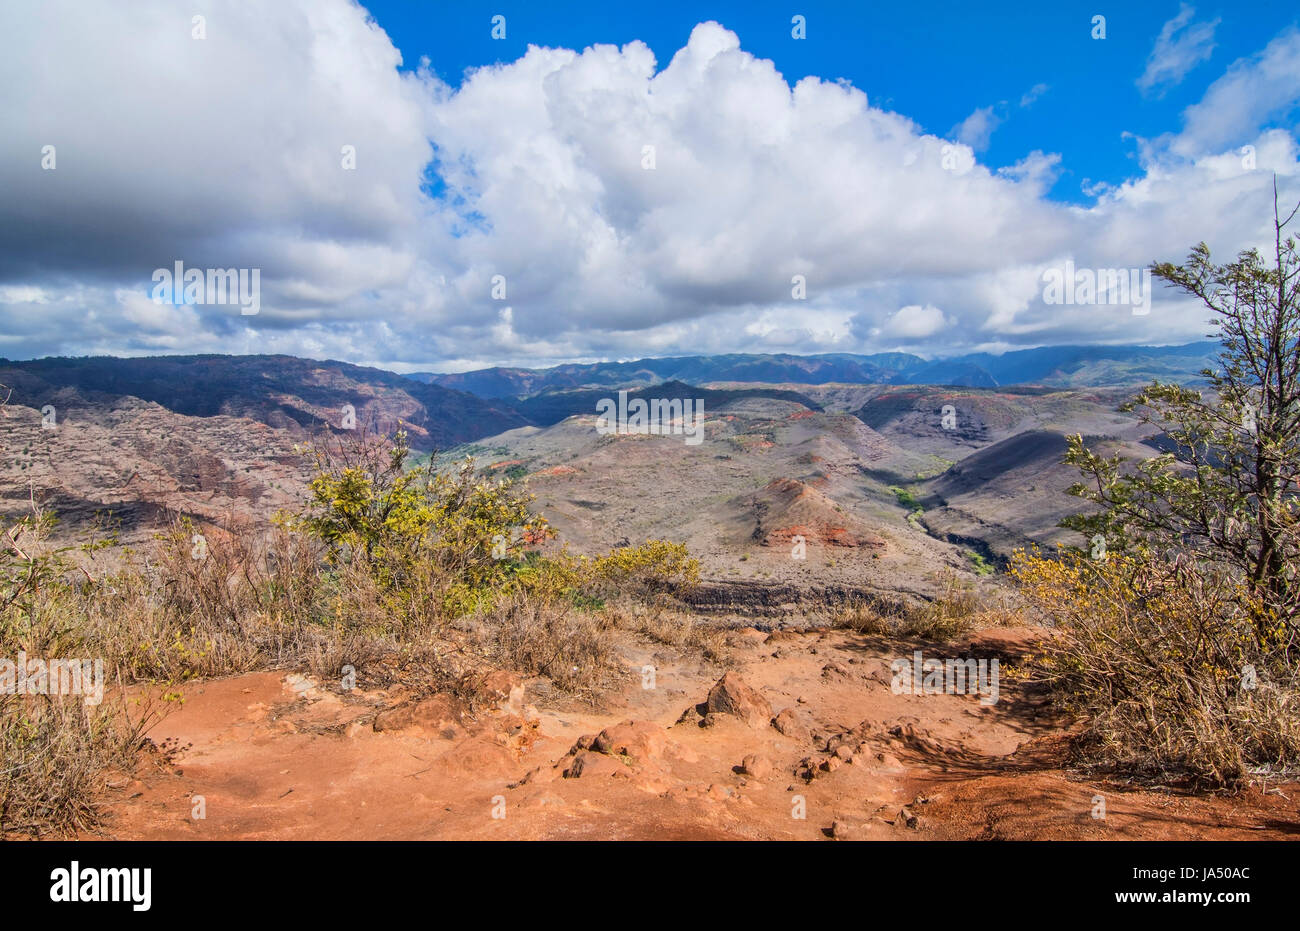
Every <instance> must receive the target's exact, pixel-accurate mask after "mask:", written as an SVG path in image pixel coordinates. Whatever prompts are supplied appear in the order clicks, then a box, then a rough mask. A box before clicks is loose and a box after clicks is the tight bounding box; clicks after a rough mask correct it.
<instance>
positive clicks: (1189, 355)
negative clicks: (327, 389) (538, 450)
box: [407, 340, 1218, 399]
mask: <svg viewBox="0 0 1300 931" xmlns="http://www.w3.org/2000/svg"><path fill="white" fill-rule="evenodd" d="M1217 350H1218V344H1217V343H1214V342H1211V341H1209V340H1206V341H1202V342H1196V343H1187V344H1185V345H1181V346H1047V347H1043V348H1040V349H1020V350H1016V351H1013V352H1007V353H1004V354H1002V355H993V354H991V353H973V354H970V355H964V356H955V357H952V358H947V359H938V360H927V359H922V358H921V357H920V356H914V355H911V354H909V353H903V352H887V353H877V354H874V355H854V354H851V353H825V354H822V355H812V356H797V355H789V354H785V353H781V354H772V355H767V354H763V355H756V354H746V353H733V354H727V355H718V356H680V357H674V358H668V359H638V360H636V361H634V362H594V363H589V364H576V363H571V364H566V365H557V366H554V367H552V368H543V369H527V368H489V369H479V370H477V371H472V372H459V373H456V374H447V375H441V374H436V373H432V372H416V373H413V374H410V375H408V376H407V377H408V378H411V379H413V380H415V381H419V382H422V383H425V384H434V385H441V386H442V387H444V388H452V389H455V390H457V391H464V392H468V393H469V394H473V395H476V396H478V397H480V398H496V399H506V398H513V399H519V398H527V397H532V396H534V395H539V394H542V393H544V392H551V391H567V390H570V389H575V388H635V387H646V386H650V385H655V384H660V383H662V382H669V381H680V382H686V383H688V384H692V385H699V384H707V383H713V382H763V383H767V384H801V385H824V384H830V383H839V382H842V383H849V384H886V385H957V386H961V387H970V388H997V387H1001V386H1004V385H1023V384H1040V385H1050V386H1054V387H1072V388H1073V387H1098V386H1104V385H1123V384H1133V383H1138V382H1147V381H1150V380H1151V379H1152V378H1160V379H1163V380H1169V381H1180V382H1189V381H1198V380H1200V372H1201V370H1202V369H1205V368H1207V367H1211V366H1212V364H1213V359H1214V356H1215V354H1216V352H1217Z"/></svg>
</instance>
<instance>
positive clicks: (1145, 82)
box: [1137, 3, 1220, 94]
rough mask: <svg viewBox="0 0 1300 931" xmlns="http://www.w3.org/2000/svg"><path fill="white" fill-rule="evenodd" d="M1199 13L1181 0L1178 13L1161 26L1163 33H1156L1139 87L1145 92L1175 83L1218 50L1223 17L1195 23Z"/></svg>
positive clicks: (1139, 80) (1161, 88)
mask: <svg viewBox="0 0 1300 931" xmlns="http://www.w3.org/2000/svg"><path fill="white" fill-rule="evenodd" d="M1195 15H1196V9H1195V8H1194V7H1191V6H1188V5H1187V4H1186V3H1180V4H1179V5H1178V15H1177V16H1175V17H1174V18H1173V19H1171V20H1169V21H1168V22H1166V23H1165V24H1164V25H1163V26H1162V27H1161V28H1160V35H1158V36H1156V42H1155V45H1154V46H1153V47H1152V49H1151V54H1150V55H1149V56H1148V57H1147V66H1146V70H1144V71H1143V72H1142V75H1141V77H1139V78H1138V79H1137V86H1138V88H1139V89H1140V90H1141V91H1142V92H1143V93H1144V94H1145V93H1150V92H1152V91H1157V90H1158V91H1163V90H1167V89H1168V88H1170V87H1172V86H1174V85H1175V84H1177V83H1179V82H1180V81H1182V79H1183V78H1184V77H1186V76H1187V74H1188V72H1190V71H1191V70H1192V69H1193V68H1195V67H1196V66H1197V65H1199V64H1200V63H1201V62H1203V61H1208V60H1209V58H1210V56H1211V55H1212V54H1213V53H1214V31H1215V29H1217V28H1218V27H1219V22H1220V20H1218V19H1213V20H1210V21H1209V22H1202V23H1194V22H1192V18H1193V17H1194V16H1195Z"/></svg>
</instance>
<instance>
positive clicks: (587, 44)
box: [0, 0, 1300, 371]
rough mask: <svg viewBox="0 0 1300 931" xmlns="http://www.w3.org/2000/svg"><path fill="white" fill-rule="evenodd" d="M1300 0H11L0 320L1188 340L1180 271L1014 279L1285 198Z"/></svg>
mask: <svg viewBox="0 0 1300 931" xmlns="http://www.w3.org/2000/svg"><path fill="white" fill-rule="evenodd" d="M796 14H798V15H802V16H803V17H805V22H806V29H807V38H805V39H802V40H799V39H794V38H793V37H792V36H791V29H792V23H791V19H792V17H793V16H795V15H796ZM496 15H501V16H504V17H505V24H506V37H505V38H504V39H501V40H497V39H493V38H492V18H493V16H496ZM1097 15H1101V16H1104V17H1105V30H1106V36H1105V38H1104V39H1094V38H1092V33H1093V30H1094V25H1093V18H1094V16H1097ZM1298 19H1300V11H1297V10H1296V8H1295V7H1294V3H1292V4H1283V3H1279V2H1268V0H1265V2H1257V3H1252V4H1250V5H1248V6H1245V5H1243V6H1222V7H1220V6H1212V5H1210V4H1207V3H1199V2H1198V3H1179V2H1168V3H1125V4H1117V5H1115V7H1114V8H1111V9H1107V8H1106V5H1105V4H1095V5H1093V4H1090V5H1086V6H1085V5H1082V4H1075V3H1045V4H1032V5H1030V4H1026V5H1023V6H1021V5H1019V4H1017V5H1002V4H985V3H978V4H977V3H969V4H968V3H962V4H956V3H953V4H942V5H935V6H929V7H920V6H915V5H905V4H867V3H845V4H842V5H841V4H828V3H814V4H803V3H800V4H798V5H794V4H789V5H786V4H782V5H781V6H779V7H778V6H777V5H774V4H771V3H763V2H751V3H704V2H691V3H685V2H669V3H656V4H604V3H600V4H598V3H587V2H579V3H565V4H562V5H556V4H547V3H542V2H537V0H533V2H529V3H514V2H505V3H497V2H492V3H486V2H485V3H480V2H476V0H475V2H458V3H442V4H432V3H416V2H410V0H372V2H370V3H368V4H365V5H362V4H361V3H359V2H358V0H277V2H275V3H270V4H266V3H256V2H252V0H194V3H193V4H192V8H190V7H186V8H180V7H178V6H177V5H176V4H175V3H174V0H132V3H130V4H129V5H126V6H118V7H110V6H107V5H97V4H85V3H84V2H81V0H13V2H9V3H5V4H0V87H3V89H4V93H3V97H0V99H3V100H4V103H3V105H0V189H3V190H4V191H5V192H6V196H5V198H3V199H0V356H3V357H7V358H15V359H17V358H30V357H36V356H43V355H95V354H110V355H152V354H167V353H194V352H213V353H252V352H278V353H286V354H291V355H298V356H304V357H308V358H335V359H343V360H347V361H351V362H357V363H361V364H372V365H379V366H382V367H387V368H391V369H394V370H397V371H411V370H424V371H428V370H434V371H462V370H466V369H472V368H479V367H485V366H491V365H529V366H544V365H552V364H556V363H559V362H565V361H592V360H600V359H633V358H642V357H648V356H668V355H692V354H716V353H724V352H790V353H821V352H862V353H872V352H883V351H894V350H902V351H908V352H915V353H919V354H921V355H925V356H928V357H941V356H946V355H958V354H962V353H968V352H995V353H996V352H1002V351H1006V350H1010V349H1018V348H1027V347H1032V346H1048V345H1061V344H1072V343H1112V344H1135V343H1138V344H1141V343H1145V344H1153V343H1162V344H1169V343H1182V342H1189V341H1191V340H1194V339H1199V338H1203V337H1204V336H1205V335H1206V331H1207V327H1206V311H1205V310H1204V308H1202V307H1200V306H1198V305H1197V303H1196V302H1195V301H1192V300H1189V299H1188V298H1186V297H1185V296H1183V295H1180V294H1178V293H1176V292H1171V291H1169V290H1167V289H1162V288H1160V287H1159V286H1158V285H1157V287H1156V289H1155V290H1154V292H1152V293H1144V294H1142V295H1141V297H1140V299H1137V300H1133V301H1128V302H1127V303H1124V302H1122V301H1106V302H1102V301H1096V300H1088V301H1084V302H1078V301H1073V302H1066V303H1061V302H1060V301H1058V300H1057V299H1056V298H1055V297H1054V296H1053V294H1054V293H1055V292H1053V291H1051V290H1050V289H1049V288H1048V284H1047V283H1048V282H1050V281H1052V280H1055V279H1056V278H1057V277H1059V276H1060V275H1061V274H1064V273H1066V271H1065V270H1067V269H1072V270H1077V271H1078V273H1079V274H1087V275H1092V276H1093V277H1094V278H1099V277H1100V276H1101V275H1106V276H1107V280H1118V279H1120V278H1122V279H1123V280H1126V281H1141V277H1140V271H1141V269H1143V268H1146V267H1147V266H1148V265H1149V264H1150V263H1151V262H1153V261H1157V260H1174V261H1177V260H1179V259H1181V258H1183V257H1184V256H1185V255H1186V254H1187V252H1188V250H1189V248H1190V247H1191V246H1193V245H1194V244H1196V243H1197V242H1199V241H1202V240H1204V241H1206V242H1207V243H1208V244H1209V246H1210V247H1211V249H1212V251H1213V253H1214V254H1215V255H1216V256H1218V257H1223V258H1226V257H1229V256H1232V255H1235V254H1236V253H1237V251H1238V250H1241V249H1245V248H1250V247H1252V246H1259V245H1263V244H1264V243H1265V242H1267V238H1268V234H1269V225H1268V223H1269V219H1270V217H1271V210H1272V201H1271V197H1272V184H1273V178H1274V176H1275V175H1276V177H1277V178H1278V184H1279V187H1280V189H1281V191H1282V195H1283V198H1284V199H1286V200H1288V202H1294V201H1295V200H1296V199H1300V134H1298V132H1297V129H1298V127H1300V26H1298V25H1297V20H1298ZM349 153H350V154H349ZM56 163H57V164H56ZM176 262H183V264H184V266H185V267H186V268H187V269H210V270H217V269H235V270H243V271H245V272H248V273H249V278H250V280H251V272H252V270H257V272H258V281H259V282H260V286H259V287H260V292H259V300H258V302H257V305H258V312H257V313H255V314H253V313H248V314H244V313H241V312H240V311H241V308H240V307H237V306H233V305H231V304H230V303H228V302H223V301H219V300H216V299H214V297H213V295H211V294H207V293H206V292H204V293H196V294H195V295H194V299H193V300H189V299H187V300H185V301H182V302H180V303H169V302H158V301H155V300H153V299H152V297H151V295H152V294H153V293H154V287H153V275H154V272H155V271H156V270H158V269H169V268H172V267H173V266H174V264H175V263H176ZM1069 273H1070V274H1074V272H1073V271H1071V272H1069ZM498 283H499V285H500V286H498ZM1073 293H1074V292H1073V291H1071V294H1073Z"/></svg>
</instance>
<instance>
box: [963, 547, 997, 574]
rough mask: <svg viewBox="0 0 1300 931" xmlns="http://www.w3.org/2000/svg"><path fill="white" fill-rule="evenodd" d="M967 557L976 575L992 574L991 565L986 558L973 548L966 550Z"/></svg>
mask: <svg viewBox="0 0 1300 931" xmlns="http://www.w3.org/2000/svg"><path fill="white" fill-rule="evenodd" d="M965 556H966V558H967V559H969V560H970V562H971V568H973V569H974V570H975V574H976V575H992V574H993V567H992V566H991V565H989V562H988V560H987V559H985V558H984V557H983V556H981V555H980V554H979V553H977V552H975V551H974V550H967V551H966V553H965Z"/></svg>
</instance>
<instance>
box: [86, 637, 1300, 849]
mask: <svg viewBox="0 0 1300 931" xmlns="http://www.w3.org/2000/svg"><path fill="white" fill-rule="evenodd" d="M1032 634H1033V632H1032V631H1028V630H1012V631H1007V630H996V631H986V632H980V633H977V634H976V635H974V636H973V637H972V638H970V642H963V644H962V645H961V647H960V652H962V653H963V655H975V656H981V655H982V656H1002V657H1003V661H1004V662H1005V661H1006V660H1007V659H1009V658H1011V657H1013V656H1014V655H1015V654H1016V652H1017V651H1018V650H1020V649H1022V648H1023V647H1024V645H1025V644H1026V643H1027V642H1028V640H1029V638H1030V637H1031V636H1032ZM732 639H733V642H734V648H733V658H734V662H733V664H732V666H731V667H730V674H729V676H728V686H727V688H721V689H718V690H715V691H714V693H713V697H712V698H710V690H711V689H712V688H713V687H714V685H715V683H717V682H718V680H719V678H720V677H722V675H723V673H724V672H727V670H726V669H724V668H721V667H712V666H710V665H707V664H701V663H700V662H699V661H698V660H696V659H691V658H682V657H680V656H679V655H677V654H676V653H675V651H673V650H671V649H669V648H663V649H662V650H660V651H656V650H653V649H648V648H645V647H644V646H643V647H641V648H640V651H639V655H638V653H637V652H635V651H634V652H631V653H629V669H628V677H627V679H628V685H627V687H626V688H625V689H623V690H622V691H621V692H618V693H616V694H613V695H609V696H606V697H605V698H604V700H603V704H602V705H601V706H600V707H598V708H596V709H594V710H593V709H590V708H586V707H550V706H546V705H543V706H542V707H540V708H535V707H533V706H532V705H530V704H528V701H529V698H530V696H529V695H528V693H527V692H524V693H523V694H521V693H520V690H518V689H516V690H515V691H514V693H513V694H506V693H505V690H504V689H503V694H502V696H501V700H500V701H499V703H498V707H496V708H495V709H493V710H490V711H487V712H485V713H483V714H480V715H478V716H477V717H476V718H473V719H471V718H468V717H466V716H464V715H463V714H462V709H460V708H458V707H457V706H456V704H455V702H453V701H452V700H450V699H449V698H447V697H446V696H442V697H438V698H435V699H433V700H430V701H426V702H424V703H422V704H411V703H406V704H403V703H402V702H401V701H400V698H399V697H398V696H395V695H387V694H384V693H381V692H353V693H348V694H346V695H343V696H340V695H339V694H337V693H334V692H331V691H327V690H325V689H323V688H319V687H316V686H315V685H314V684H313V683H312V682H311V681H310V680H306V679H304V678H303V677H301V676H297V675H293V674H290V675H287V676H286V675H285V674H283V673H270V672H267V673H257V674H252V675H245V676H240V677H237V678H231V679H225V680H219V681H210V682H204V683H196V684H193V685H190V686H188V687H187V688H186V689H185V695H186V701H185V703H184V705H183V706H181V707H180V708H179V709H178V710H177V711H175V712H174V713H172V714H171V715H169V716H168V717H167V718H166V719H165V720H163V721H162V722H160V723H159V724H157V725H156V726H155V727H154V728H153V730H152V732H151V737H152V738H153V739H154V740H155V741H156V742H158V743H160V744H161V743H163V742H164V741H167V742H169V743H174V744H176V745H179V747H180V749H178V751H177V752H176V753H175V755H174V758H173V759H174V763H173V765H172V766H171V767H170V768H158V767H152V768H150V770H149V771H148V772H147V773H146V774H144V775H143V776H142V777H141V778H139V779H136V780H133V781H132V782H130V783H129V784H128V785H125V786H121V787H119V788H117V789H115V790H114V793H113V795H112V797H111V798H110V800H109V805H110V810H111V817H110V820H109V826H108V831H107V834H108V836H111V837H118V838H152V839H171V838H209V839H218V838H249V839H317V838H319V839H470V838H473V839H491V838H502V839H529V838H602V839H618V838H629V839H632V838H636V839H652V838H653V839H680V840H686V839H692V840H707V839H743V838H749V839H765V838H766V839H791V840H793V839H802V840H820V839H826V838H828V837H832V836H835V837H843V838H847V839H898V840H914V839H940V838H942V839H957V838H1072V839H1090V838H1095V839H1103V838H1134V839H1136V838H1142V839H1164V838H1170V839H1196V838H1215V839H1249V838H1275V839H1278V838H1286V837H1295V836H1297V835H1300V806H1298V805H1297V802H1298V801H1300V791H1297V790H1300V787H1297V786H1282V787H1280V793H1279V792H1278V791H1277V790H1273V791H1271V792H1269V793H1262V792H1261V791H1260V790H1259V789H1258V788H1254V789H1250V790H1248V791H1246V792H1243V793H1242V794H1240V795H1238V796H1236V797H1233V798H1191V797H1186V796H1182V795H1178V794H1175V793H1172V792H1161V791H1152V790H1144V791H1132V790H1128V789H1126V788H1125V787H1123V786H1120V785H1115V784H1105V783H1101V782H1097V781H1093V780H1087V779H1084V778H1081V777H1079V776H1077V775H1075V774H1072V773H1070V772H1068V771H1066V770H1064V769H1063V768H1062V763H1061V761H1062V759H1063V741H1062V739H1061V736H1060V735H1061V722H1060V721H1057V720H1054V719H1053V718H1052V716H1051V715H1050V714H1049V713H1048V709H1047V707H1046V705H1045V704H1044V703H1043V701H1042V699H1041V698H1040V697H1036V696H1033V695H1030V694H1026V693H1025V692H1024V691H1023V690H1022V689H1021V688H1020V687H1018V686H1015V685H1013V684H1011V683H1009V682H1008V681H1007V678H1006V677H1005V676H1004V677H1003V678H1002V681H1001V686H1000V688H1001V691H1000V695H999V700H998V702H997V703H996V704H993V705H984V704H981V703H980V699H979V697H978V696H975V695H949V694H930V695H910V694H894V693H893V691H892V690H891V688H890V683H891V671H890V663H891V661H892V660H893V659H894V658H896V657H900V656H903V657H908V656H910V655H911V652H912V650H913V649H914V648H915V647H914V645H911V644H899V643H892V642H888V641H884V640H879V639H875V638H864V637H861V636H857V635H853V634H850V633H846V632H840V631H825V632H810V633H792V632H779V633H776V634H774V635H771V636H769V635H766V634H763V633H760V632H758V631H754V630H749V631H743V632H740V633H738V634H736V635H734V636H733V638H732ZM957 652H958V651H957V650H954V651H953V652H951V653H950V654H949V655H957ZM931 655H934V656H941V655H943V653H942V652H941V651H938V650H937V649H935V650H933V651H931V652H929V653H927V656H931ZM632 660H634V661H635V662H632ZM647 665H651V666H654V680H655V681H654V683H653V685H654V687H653V688H643V687H642V686H643V668H644V667H645V666H647ZM737 680H739V683H738V684H737ZM706 700H707V701H708V702H709V703H710V704H711V705H712V706H714V707H715V708H716V707H720V706H726V707H728V708H730V709H731V711H732V712H733V713H725V712H721V711H715V712H714V713H710V714H708V715H707V717H705V716H702V715H701V714H700V711H699V710H697V709H696V706H697V705H704V703H706ZM764 703H766V705H767V706H770V707H764ZM787 709H788V710H787ZM702 710H706V711H707V710H708V707H707V706H706V707H704V708H703V709H702ZM773 716H778V720H779V722H780V724H781V728H782V730H784V731H785V733H782V731H781V730H778V729H777V728H776V727H774V726H773V725H772V724H771V723H770V722H771V718H772V717H773ZM625 722H633V723H625ZM593 738H594V740H593ZM747 758H748V759H747ZM1283 793H1284V794H1283ZM1097 795H1102V796H1104V798H1105V805H1106V816H1105V818H1104V819H1099V818H1095V817H1094V816H1093V815H1094V811H1095V810H1096V803H1095V801H1094V799H1095V796H1097ZM200 797H201V799H202V801H201V805H200V801H199V798H200ZM200 808H201V809H202V810H203V814H204V815H205V817H203V818H196V817H193V815H194V813H195V812H196V810H199V809H200ZM801 813H802V814H803V815H804V817H802V818H801V817H797V816H798V815H799V814H801Z"/></svg>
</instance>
